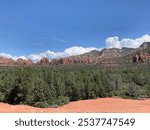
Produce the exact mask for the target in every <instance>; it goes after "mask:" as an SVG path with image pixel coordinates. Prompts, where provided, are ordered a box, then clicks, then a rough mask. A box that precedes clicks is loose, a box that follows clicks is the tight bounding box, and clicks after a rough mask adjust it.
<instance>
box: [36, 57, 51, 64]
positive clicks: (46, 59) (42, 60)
mask: <svg viewBox="0 0 150 130" xmlns="http://www.w3.org/2000/svg"><path fill="white" fill-rule="evenodd" d="M38 64H39V65H48V64H49V59H48V58H42V59H41V60H40V62H39V63H38Z"/></svg>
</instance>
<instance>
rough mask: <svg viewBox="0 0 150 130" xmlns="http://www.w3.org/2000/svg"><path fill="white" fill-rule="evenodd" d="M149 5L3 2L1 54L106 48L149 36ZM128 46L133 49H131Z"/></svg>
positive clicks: (96, 0)
mask: <svg viewBox="0 0 150 130" xmlns="http://www.w3.org/2000/svg"><path fill="white" fill-rule="evenodd" d="M149 5H150V1H149V0H0V53H9V54H11V55H16V56H20V55H24V56H28V55H30V54H39V53H42V52H46V51H47V50H50V51H54V52H63V51H64V50H65V49H66V48H70V47H74V46H80V47H83V48H86V47H95V48H103V47H105V46H106V43H105V40H106V39H107V38H109V37H113V36H117V38H119V39H124V38H130V39H137V38H140V37H142V36H143V35H145V34H150V17H149V16H150V8H149ZM127 44H129V43H127Z"/></svg>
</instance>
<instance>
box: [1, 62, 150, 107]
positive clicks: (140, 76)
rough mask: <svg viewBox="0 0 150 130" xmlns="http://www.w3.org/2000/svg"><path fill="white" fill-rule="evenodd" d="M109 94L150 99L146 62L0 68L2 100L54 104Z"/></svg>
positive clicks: (149, 74)
mask: <svg viewBox="0 0 150 130" xmlns="http://www.w3.org/2000/svg"><path fill="white" fill-rule="evenodd" d="M112 96H120V97H124V98H136V99H137V98H149V97H150V67H149V65H136V64H134V65H131V66H120V67H102V66H99V65H59V66H30V67H0V101H1V102H7V103H10V104H28V105H32V106H36V107H57V106H60V105H64V104H66V103H69V102H70V101H77V100H85V99H95V98H101V97H112Z"/></svg>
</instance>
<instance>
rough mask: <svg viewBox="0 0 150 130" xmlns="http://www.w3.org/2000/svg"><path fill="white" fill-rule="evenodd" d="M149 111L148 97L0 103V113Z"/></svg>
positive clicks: (149, 102) (149, 101)
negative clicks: (44, 104) (48, 104)
mask: <svg viewBox="0 0 150 130" xmlns="http://www.w3.org/2000/svg"><path fill="white" fill-rule="evenodd" d="M108 112H109V113H115V112H117V113H150V99H145V100H131V99H121V98H99V99H94V100H82V101H76V102H71V103H69V104H67V105H64V106H61V107H59V108H35V107H31V106H25V105H9V104H5V103H0V113H108Z"/></svg>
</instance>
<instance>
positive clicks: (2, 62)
mask: <svg viewBox="0 0 150 130" xmlns="http://www.w3.org/2000/svg"><path fill="white" fill-rule="evenodd" d="M14 63H15V62H14V61H13V60H12V59H11V58H5V57H0V65H14Z"/></svg>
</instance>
